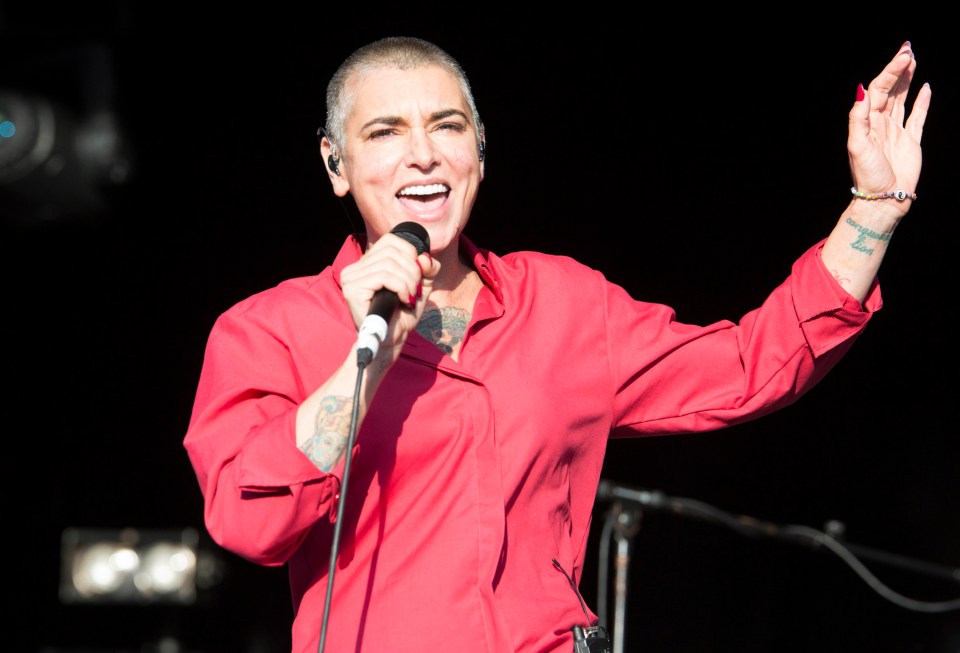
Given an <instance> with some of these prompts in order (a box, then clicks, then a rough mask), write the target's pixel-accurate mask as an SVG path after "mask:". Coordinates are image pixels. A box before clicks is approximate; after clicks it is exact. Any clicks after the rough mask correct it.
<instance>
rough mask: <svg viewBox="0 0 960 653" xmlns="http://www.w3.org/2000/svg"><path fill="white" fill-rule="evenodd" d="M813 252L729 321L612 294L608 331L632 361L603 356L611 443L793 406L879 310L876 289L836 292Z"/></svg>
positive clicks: (715, 424)
mask: <svg viewBox="0 0 960 653" xmlns="http://www.w3.org/2000/svg"><path fill="white" fill-rule="evenodd" d="M822 247H823V242H822V241H821V242H820V243H818V244H817V245H815V246H814V247H811V248H810V249H808V250H807V251H806V252H804V254H803V255H801V257H800V258H799V259H798V260H797V261H796V262H795V263H794V264H793V266H792V270H791V274H790V275H789V277H788V278H787V279H786V280H785V281H784V282H783V283H782V284H780V285H779V286H778V287H777V288H775V289H774V290H773V292H771V293H770V295H769V296H768V297H767V299H766V300H765V301H764V302H763V304H762V305H761V306H760V307H759V308H757V309H755V310H753V311H750V312H749V313H747V314H746V315H744V316H743V317H742V318H741V319H740V320H739V321H737V322H733V321H727V320H723V321H719V322H716V323H714V324H711V325H708V326H694V325H689V324H683V323H680V322H678V321H677V320H676V319H675V318H676V316H675V314H674V311H673V310H672V309H670V308H669V307H667V306H662V305H655V304H645V305H644V304H638V303H637V302H634V301H633V300H631V299H629V297H627V296H626V295H625V293H622V292H621V291H619V290H618V289H616V287H614V288H613V289H612V290H611V291H610V292H609V293H608V295H607V302H608V305H607V307H606V310H607V314H608V315H609V316H611V317H610V318H609V319H608V324H611V325H616V329H617V330H618V332H619V333H621V334H629V335H627V336H626V338H627V345H626V346H625V347H621V348H620V349H621V351H624V350H625V351H629V352H631V353H630V355H629V356H622V355H618V356H611V357H610V360H611V365H612V368H613V375H614V379H615V381H616V383H617V388H618V391H617V396H616V397H615V400H614V401H615V404H614V406H615V408H614V409H615V424H616V427H615V429H614V432H613V435H614V436H615V437H624V436H637V435H660V434H668V433H690V432H701V431H708V430H714V429H718V428H724V427H727V426H731V425H733V424H736V423H739V422H743V421H746V420H749V419H753V418H756V417H759V416H761V415H764V414H767V413H770V412H772V411H774V410H776V409H778V408H781V407H783V406H786V405H788V404H790V403H793V402H794V401H796V400H797V399H798V398H799V397H800V396H801V395H803V394H804V393H806V392H807V391H808V390H809V389H810V388H812V387H813V386H814V385H816V383H817V382H818V381H819V380H820V379H821V378H823V376H824V374H826V373H827V371H829V370H830V369H831V368H833V366H834V365H836V363H837V362H838V361H839V360H840V358H841V357H842V356H843V355H844V354H845V353H846V351H847V350H848V349H849V347H850V346H851V345H852V343H853V342H854V340H855V339H856V337H857V336H858V335H859V334H860V333H861V332H862V330H863V328H864V327H865V326H866V324H867V323H868V322H869V320H870V318H871V317H872V315H873V313H875V312H876V311H877V310H879V309H880V307H881V306H882V299H881V296H880V287H879V284H878V283H877V282H876V281H875V282H874V285H873V287H872V288H871V291H870V293H869V295H868V297H867V299H866V300H865V301H864V302H863V304H861V303H860V302H859V301H858V300H857V299H856V298H855V297H853V296H852V295H850V294H849V293H847V292H846V291H845V290H843V288H842V287H841V286H840V285H839V284H838V283H837V281H836V280H835V279H833V278H832V277H831V276H830V274H829V272H828V271H827V269H826V267H825V266H824V264H823V262H822V261H821V259H820V250H821V249H822ZM624 320H626V321H627V322H626V324H625V323H624ZM618 337H620V338H621V339H622V336H618ZM608 340H609V341H611V342H613V338H612V337H611V338H609V339H608Z"/></svg>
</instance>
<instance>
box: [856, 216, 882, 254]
mask: <svg viewBox="0 0 960 653" xmlns="http://www.w3.org/2000/svg"><path fill="white" fill-rule="evenodd" d="M846 222H847V224H848V225H850V226H851V227H853V228H854V229H856V230H857V231H858V232H859V234H860V235H859V236H857V239H856V240H855V241H853V242H852V243H850V247H852V248H854V249H855V250H857V251H860V252H863V253H865V254H873V248H872V247H867V246H866V245H865V244H864V243H865V242H866V240H867V238H873V239H874V240H879V241H882V242H885V241H888V240H890V234H889V233H885V234H881V233H877V232H876V231H873V230H872V229H867V228H866V227H864V226H862V225H859V224H857V223H856V222H854V220H853V218H847V220H846Z"/></svg>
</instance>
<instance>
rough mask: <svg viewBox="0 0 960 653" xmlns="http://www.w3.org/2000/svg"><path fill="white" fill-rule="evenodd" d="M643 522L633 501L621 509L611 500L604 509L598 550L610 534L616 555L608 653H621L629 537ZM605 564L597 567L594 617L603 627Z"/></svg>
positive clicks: (605, 548)
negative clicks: (611, 627) (611, 639)
mask: <svg viewBox="0 0 960 653" xmlns="http://www.w3.org/2000/svg"><path fill="white" fill-rule="evenodd" d="M642 521H643V510H641V509H640V507H639V506H637V505H636V504H630V507H629V508H624V506H623V504H622V503H620V502H619V501H618V502H616V503H614V504H613V505H612V506H611V507H610V510H608V511H607V517H606V521H605V525H604V530H603V540H604V542H603V544H602V548H601V553H602V554H605V552H607V551H609V549H610V536H611V535H612V536H613V537H614V539H615V540H616V544H617V556H616V559H615V561H614V567H615V569H616V579H615V581H616V584H615V585H614V598H615V600H616V602H615V608H614V626H613V650H612V653H623V650H624V649H623V641H624V635H625V634H626V632H627V623H626V618H627V590H628V580H629V577H630V558H631V553H632V550H633V538H634V537H635V536H636V534H637V533H638V532H640V524H641V522H642ZM608 566H609V565H607V564H603V563H601V565H600V570H599V579H600V580H599V583H598V586H599V596H598V600H597V616H598V617H599V624H600V625H601V626H604V627H605V628H606V624H607V614H606V612H607V581H606V576H607V568H608Z"/></svg>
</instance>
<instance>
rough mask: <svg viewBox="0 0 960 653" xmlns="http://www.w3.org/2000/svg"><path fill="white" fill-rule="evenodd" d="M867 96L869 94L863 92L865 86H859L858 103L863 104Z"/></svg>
mask: <svg viewBox="0 0 960 653" xmlns="http://www.w3.org/2000/svg"><path fill="white" fill-rule="evenodd" d="M866 96H867V94H866V93H864V92H863V84H857V102H863V98H865V97H866Z"/></svg>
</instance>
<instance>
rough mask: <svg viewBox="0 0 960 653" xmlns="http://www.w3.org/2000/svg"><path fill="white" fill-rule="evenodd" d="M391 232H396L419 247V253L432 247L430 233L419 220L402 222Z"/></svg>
mask: <svg viewBox="0 0 960 653" xmlns="http://www.w3.org/2000/svg"><path fill="white" fill-rule="evenodd" d="M390 233H394V234H396V235H398V236H400V237H401V238H403V239H404V240H405V241H407V242H408V243H410V244H411V245H413V246H414V247H415V248H416V249H417V254H423V253H424V252H426V251H427V250H429V249H430V235H429V234H428V233H427V230H426V229H424V228H423V225H421V224H420V223H418V222H401V223H400V224H398V225H397V226H396V227H394V228H393V229H392V230H391V232H390Z"/></svg>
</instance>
